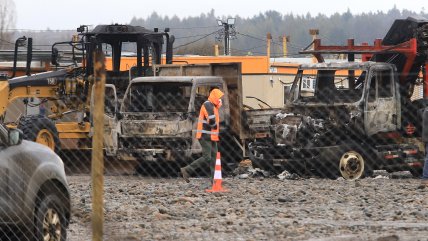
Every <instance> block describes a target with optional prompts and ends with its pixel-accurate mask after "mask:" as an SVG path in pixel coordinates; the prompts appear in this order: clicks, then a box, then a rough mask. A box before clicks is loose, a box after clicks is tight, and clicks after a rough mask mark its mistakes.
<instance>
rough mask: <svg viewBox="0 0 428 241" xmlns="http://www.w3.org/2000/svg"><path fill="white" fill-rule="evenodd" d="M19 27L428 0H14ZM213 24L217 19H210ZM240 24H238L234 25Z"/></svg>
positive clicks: (427, 3)
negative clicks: (153, 14)
mask: <svg viewBox="0 0 428 241" xmlns="http://www.w3.org/2000/svg"><path fill="white" fill-rule="evenodd" d="M14 1H15V5H16V11H17V24H16V28H17V29H32V30H46V29H47V28H50V29H53V30H55V29H58V30H65V29H68V30H74V29H76V27H78V26H79V25H81V24H86V25H97V24H110V23H121V24H125V23H129V22H130V21H131V19H132V18H133V17H137V18H146V17H148V16H149V15H150V14H151V13H152V12H154V11H156V12H157V13H158V14H160V15H161V16H171V17H172V16H174V15H177V16H178V17H187V16H198V15H200V14H201V13H207V12H209V11H210V10H211V9H214V10H215V14H216V16H219V17H221V16H228V15H230V16H235V15H239V16H241V17H252V16H254V15H257V14H259V13H260V12H265V11H267V10H276V11H278V12H280V13H283V14H286V13H291V12H292V13H294V14H306V13H307V12H310V13H311V14H312V15H317V14H318V13H323V14H326V15H331V14H332V13H335V12H339V13H343V12H346V11H347V9H348V8H349V9H350V10H351V12H352V13H354V14H355V13H362V12H370V11H374V12H375V11H378V10H379V11H384V12H385V11H387V10H389V9H391V8H392V7H393V6H394V5H396V6H397V8H398V9H399V10H402V9H408V10H413V11H416V12H420V11H421V10H422V9H424V11H425V12H427V11H428V0H294V1H286V0H262V1H253V0H246V1H242V0H212V1H207V0H154V1H148V0H144V1H141V0H140V1H138V0H72V1H64V0H14ZM213 24H215V23H213ZM237 24H238V23H237Z"/></svg>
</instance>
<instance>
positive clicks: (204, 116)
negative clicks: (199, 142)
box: [196, 101, 220, 141]
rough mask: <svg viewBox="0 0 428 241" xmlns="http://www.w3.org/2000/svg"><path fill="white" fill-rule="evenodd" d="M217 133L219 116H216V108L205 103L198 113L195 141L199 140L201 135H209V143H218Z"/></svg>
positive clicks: (218, 130) (209, 103)
mask: <svg viewBox="0 0 428 241" xmlns="http://www.w3.org/2000/svg"><path fill="white" fill-rule="evenodd" d="M213 120H214V121H215V122H214V121H213ZM210 122H211V123H212V124H210ZM219 132H220V115H219V114H218V108H217V107H216V106H215V105H214V104H213V103H211V102H209V101H205V102H204V104H203V105H202V107H201V111H200V112H199V118H198V126H197V129H196V139H201V138H202V134H207V135H211V141H219V140H220V139H219V137H218V136H219Z"/></svg>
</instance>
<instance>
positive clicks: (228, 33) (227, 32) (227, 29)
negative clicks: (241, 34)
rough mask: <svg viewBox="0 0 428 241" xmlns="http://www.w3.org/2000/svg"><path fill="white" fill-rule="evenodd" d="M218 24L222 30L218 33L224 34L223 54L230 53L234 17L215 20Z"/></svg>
mask: <svg viewBox="0 0 428 241" xmlns="http://www.w3.org/2000/svg"><path fill="white" fill-rule="evenodd" d="M217 24H218V26H223V32H222V33H220V35H221V34H223V35H224V55H226V56H228V55H231V51H230V37H234V36H236V33H235V29H234V26H235V18H228V19H227V21H226V22H223V21H222V20H219V19H218V20H217Z"/></svg>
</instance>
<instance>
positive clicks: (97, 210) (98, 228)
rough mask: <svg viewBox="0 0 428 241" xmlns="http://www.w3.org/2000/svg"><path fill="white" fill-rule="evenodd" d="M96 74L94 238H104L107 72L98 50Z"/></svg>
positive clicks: (93, 144) (93, 141) (93, 149)
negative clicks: (104, 139) (104, 144)
mask: <svg viewBox="0 0 428 241" xmlns="http://www.w3.org/2000/svg"><path fill="white" fill-rule="evenodd" d="M94 61H95V64H94V76H95V83H94V85H95V87H94V93H92V94H93V95H94V96H96V98H94V108H93V111H94V113H93V123H94V134H93V136H92V167H91V168H92V169H91V173H92V240H93V241H102V240H103V224H104V213H103V210H104V200H103V199H104V154H103V134H104V95H105V83H106V72H105V62H104V54H103V52H102V51H100V50H97V51H95V53H94Z"/></svg>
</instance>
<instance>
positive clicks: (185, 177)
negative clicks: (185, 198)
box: [180, 168, 190, 183]
mask: <svg viewBox="0 0 428 241" xmlns="http://www.w3.org/2000/svg"><path fill="white" fill-rule="evenodd" d="M180 172H181V176H182V177H183V179H184V181H186V182H187V183H189V182H190V179H189V177H190V175H189V173H187V171H186V169H184V168H180Z"/></svg>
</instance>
